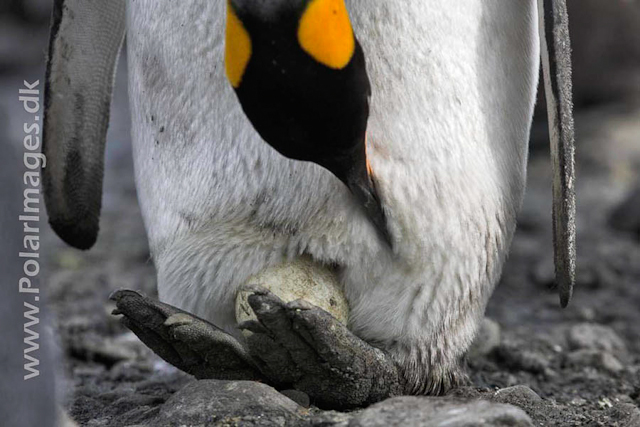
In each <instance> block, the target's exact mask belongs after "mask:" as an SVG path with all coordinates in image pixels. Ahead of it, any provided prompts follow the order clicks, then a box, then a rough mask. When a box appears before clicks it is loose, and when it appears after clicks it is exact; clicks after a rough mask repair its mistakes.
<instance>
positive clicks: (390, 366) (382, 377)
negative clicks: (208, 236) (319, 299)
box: [248, 291, 404, 409]
mask: <svg viewBox="0 0 640 427" xmlns="http://www.w3.org/2000/svg"><path fill="white" fill-rule="evenodd" d="M248 301H249V304H250V305H251V307H252V308H253V310H254V312H255V313H256V316H257V318H258V321H259V323H260V324H261V325H262V326H263V328H264V330H261V329H260V328H253V330H254V331H256V332H255V333H253V334H252V335H251V336H250V337H249V338H248V347H249V352H250V354H251V356H252V357H253V358H254V359H255V360H257V361H258V364H259V366H260V369H261V371H262V372H263V373H264V374H265V376H266V377H267V378H268V379H269V382H271V383H278V384H280V385H281V386H284V385H288V386H290V387H292V388H295V389H297V390H300V391H303V392H305V393H306V394H308V395H309V397H310V398H311V399H312V401H313V403H314V404H315V405H317V406H319V407H322V408H331V409H350V408H355V407H359V406H365V405H368V404H371V403H374V402H377V401H380V400H383V399H385V398H387V397H390V396H394V395H398V394H401V393H402V391H403V389H404V388H403V386H402V375H401V374H400V370H399V368H398V366H397V365H396V363H395V362H394V361H393V360H392V359H391V357H390V356H389V355H388V354H387V353H385V352H384V351H382V350H380V349H377V348H375V347H373V346H371V345H369V344H368V343H366V342H365V341H363V340H361V339H360V338H358V337H357V336H355V335H354V334H353V333H352V332H351V331H349V329H348V328H347V327H346V326H345V325H344V324H342V323H340V322H339V321H338V320H336V319H335V318H334V317H333V316H331V314H329V313H328V312H326V311H325V310H323V309H321V308H319V307H317V306H314V305H312V304H310V303H308V302H306V301H295V302H293V303H288V304H286V303H284V302H283V301H282V300H280V299H279V298H278V297H277V296H276V295H274V294H272V293H270V292H264V291H260V292H257V293H254V294H252V295H250V296H249V298H248Z"/></svg>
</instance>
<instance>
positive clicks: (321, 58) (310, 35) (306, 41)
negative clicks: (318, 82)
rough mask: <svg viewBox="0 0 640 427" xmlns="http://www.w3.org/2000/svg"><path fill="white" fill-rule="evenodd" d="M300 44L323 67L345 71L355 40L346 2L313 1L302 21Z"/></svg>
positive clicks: (334, 0) (342, 0)
mask: <svg viewBox="0 0 640 427" xmlns="http://www.w3.org/2000/svg"><path fill="white" fill-rule="evenodd" d="M298 43H300V46H301V47H302V49H303V50H304V51H305V52H307V53H308V54H309V55H311V57H313V58H314V59H315V60H316V61H318V62H320V63H321V64H324V65H326V66H327V67H330V68H334V69H341V68H344V67H346V66H347V64H349V61H351V57H352V56H353V53H354V51H355V47H356V40H355V37H354V35H353V29H352V28H351V21H350V20H349V13H348V12H347V7H346V6H345V4H344V0H312V1H311V2H310V3H309V5H308V6H307V9H306V10H305V11H304V13H303V14H302V18H301V19H300V26H299V27H298Z"/></svg>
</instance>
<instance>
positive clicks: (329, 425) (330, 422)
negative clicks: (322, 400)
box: [309, 411, 355, 427]
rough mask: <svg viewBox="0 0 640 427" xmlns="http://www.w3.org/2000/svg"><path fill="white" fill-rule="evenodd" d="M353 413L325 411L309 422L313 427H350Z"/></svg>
mask: <svg viewBox="0 0 640 427" xmlns="http://www.w3.org/2000/svg"><path fill="white" fill-rule="evenodd" d="M354 415H355V413H353V412H338V411H323V412H320V413H319V414H317V415H315V416H314V417H313V418H311V420H310V421H309V425H310V426H312V427H348V426H349V422H350V421H351V418H353V417H354Z"/></svg>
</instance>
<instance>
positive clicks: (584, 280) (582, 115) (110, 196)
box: [0, 25, 640, 427]
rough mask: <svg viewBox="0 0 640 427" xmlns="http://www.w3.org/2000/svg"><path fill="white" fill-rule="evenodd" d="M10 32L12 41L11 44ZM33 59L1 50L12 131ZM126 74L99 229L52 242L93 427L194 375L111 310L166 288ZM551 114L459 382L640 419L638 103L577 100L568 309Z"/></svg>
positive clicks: (603, 415)
mask: <svg viewBox="0 0 640 427" xmlns="http://www.w3.org/2000/svg"><path fill="white" fill-rule="evenodd" d="M16 31H17V30H16ZM27 33H29V34H31V36H30V37H34V38H35V39H37V40H38V42H34V43H32V44H33V45H34V46H40V47H34V48H33V49H34V51H35V54H34V55H37V54H40V53H42V39H43V38H45V40H46V30H42V26H41V25H39V26H37V27H33V31H32V32H27ZM25 34H26V33H25ZM3 35H4V33H3ZM6 43H9V44H10V42H7V41H6V40H3V43H2V44H0V50H3V51H5V52H6V51H8V50H7V49H8V48H6V46H5V45H6ZM25 55H26V54H25ZM32 56H33V55H31V56H28V58H31V57H32ZM30 61H31V60H30V59H28V60H27V59H25V60H23V61H22V62H21V63H22V65H20V66H16V67H13V66H6V63H2V64H0V68H1V69H2V70H1V71H2V72H1V73H0V94H1V95H2V96H1V97H0V100H1V103H0V124H2V126H0V132H2V136H3V137H4V138H6V139H8V140H10V141H17V140H18V139H17V138H18V137H19V133H20V131H21V125H20V123H21V122H22V118H21V115H20V114H21V113H19V112H18V111H16V110H18V108H17V106H16V104H15V100H14V98H16V97H17V96H16V95H15V93H14V92H17V89H18V88H19V87H20V85H21V82H22V80H23V79H33V78H38V76H43V75H44V70H43V68H42V64H43V63H42V62H38V61H31V62H30ZM636 77H637V75H636ZM117 83H118V84H117V88H116V94H115V98H114V104H113V108H112V122H111V127H110V133H109V143H108V148H107V162H106V177H105V193H104V207H103V214H102V219H101V232H100V237H99V240H98V243H97V245H96V246H95V247H94V248H93V249H92V250H90V251H88V252H80V251H77V250H74V249H71V248H69V247H67V246H65V245H64V243H62V242H61V241H60V240H59V239H57V237H55V236H54V235H53V234H52V233H51V232H50V231H48V230H47V231H46V233H45V234H46V235H45V237H44V239H45V242H44V243H43V247H44V248H45V254H44V255H45V258H46V271H45V273H44V275H43V277H45V278H46V280H45V281H46V283H45V285H46V290H47V293H48V298H49V302H50V304H51V306H52V310H53V312H54V314H55V316H56V319H57V320H56V330H57V332H58V336H59V342H60V349H59V353H60V365H61V368H62V371H63V372H64V374H65V375H64V376H65V378H66V382H65V383H64V384H63V386H62V388H63V389H64V390H65V393H66V398H65V407H66V409H67V410H68V412H69V413H70V415H71V416H72V417H73V418H74V419H75V420H76V421H77V422H78V423H79V424H81V425H87V426H94V427H97V426H120V425H134V424H141V423H142V422H143V421H144V420H145V419H149V417H150V416H152V415H153V414H154V413H155V412H157V410H158V407H159V405H161V404H162V403H164V402H165V401H166V399H167V398H168V397H169V396H170V395H171V394H172V393H174V392H175V391H177V390H179V389H180V388H181V387H182V386H184V385H185V384H186V383H188V382H190V381H193V379H192V378H191V377H189V376H187V375H186V374H183V373H181V372H178V371H177V370H175V369H174V368H172V367H171V366H169V365H167V364H166V363H164V362H162V361H161V360H160V359H158V358H157V357H156V356H155V355H154V354H153V353H151V352H150V351H149V350H148V349H146V348H145V347H144V346H143V345H142V344H140V343H139V341H138V340H137V338H136V337H135V336H133V335H132V334H131V333H129V332H128V331H127V330H126V329H124V328H123V327H122V326H121V325H120V324H119V323H118V320H117V319H116V318H115V317H114V316H111V315H110V311H111V310H112V309H113V306H112V304H111V303H110V302H109V300H108V296H109V294H110V293H111V292H112V291H113V290H115V289H118V288H131V289H138V290H141V291H143V292H145V293H146V294H147V295H154V294H155V292H156V291H155V276H154V274H155V273H154V267H153V264H152V262H151V260H150V257H149V250H148V247H147V241H146V236H145V231H144V227H143V224H142V220H141V217H140V212H139V209H138V205H137V201H136V194H135V186H134V181H133V172H132V161H131V152H130V137H129V133H128V132H129V126H130V125H129V117H128V107H127V96H126V62H125V61H122V63H121V66H120V72H119V74H118V82H117ZM544 126H545V124H544V121H543V120H537V121H536V124H535V125H534V128H533V131H532V148H531V158H530V167H529V185H528V192H527V197H526V201H525V203H524V206H523V210H522V213H521V215H520V220H519V228H518V232H517V234H516V237H515V239H514V242H513V246H512V250H511V255H510V257H509V260H508V262H507V265H506V267H505V271H504V274H503V278H502V280H501V282H500V284H499V286H498V288H497V290H496V292H495V294H494V295H493V297H492V299H491V301H490V303H489V307H488V309H487V317H488V318H489V319H491V320H493V321H494V322H495V323H496V324H497V325H498V327H497V328H496V327H495V326H494V328H489V330H488V332H487V336H486V337H484V338H483V342H484V343H485V344H486V348H484V349H482V350H478V352H477V353H476V354H475V355H472V356H470V357H469V359H468V371H469V375H470V379H471V384H470V387H468V388H464V389H461V390H456V391H454V392H453V393H454V394H455V395H459V396H481V397H486V398H494V399H495V398H496V396H498V395H499V393H498V395H496V391H497V390H499V389H502V388H505V387H510V386H514V385H526V386H528V387H530V388H531V389H532V390H533V391H534V392H535V393H537V395H539V396H540V397H541V398H542V399H541V400H538V399H537V397H536V396H535V395H530V396H511V397H510V398H509V399H507V401H508V402H509V403H512V404H515V405H517V406H520V407H522V408H523V409H525V411H526V412H527V413H528V414H529V415H530V416H531V418H532V419H533V421H534V423H535V425H541V426H572V425H576V426H577V425H580V426H582V425H585V426H613V425H629V426H633V425H640V411H639V410H638V406H639V405H640V224H638V220H637V218H638V212H640V208H639V206H640V197H636V200H635V201H628V203H627V207H626V208H625V209H623V210H621V211H619V212H617V214H616V215H614V212H615V211H616V209H617V208H618V207H619V206H620V205H621V203H623V202H624V201H625V200H627V198H628V197H630V195H631V192H632V190H633V188H634V187H635V186H636V185H638V183H639V182H640V174H639V172H638V171H639V170H640V107H639V106H638V104H637V103H633V102H631V103H630V102H626V100H625V101H624V102H623V101H620V99H619V98H618V99H617V100H613V101H612V100H609V99H608V100H606V102H589V103H585V105H583V106H582V108H581V109H580V110H579V111H578V112H577V114H576V126H577V129H578V135H577V136H578V141H579V144H578V163H577V164H578V174H579V177H578V186H577V194H578V284H577V287H576V291H575V295H574V299H573V301H572V302H571V305H570V306H569V308H567V309H564V310H563V309H561V308H560V306H559V302H558V297H557V295H556V293H555V292H554V291H553V289H551V286H552V283H553V263H552V244H551V228H550V226H551V215H550V211H551V198H550V196H551V190H550V188H551V184H550V178H549V176H550V174H549V161H548V146H547V143H546V138H545V135H546V131H545V128H544ZM634 224H635V226H634ZM636 422H637V423H638V424H636Z"/></svg>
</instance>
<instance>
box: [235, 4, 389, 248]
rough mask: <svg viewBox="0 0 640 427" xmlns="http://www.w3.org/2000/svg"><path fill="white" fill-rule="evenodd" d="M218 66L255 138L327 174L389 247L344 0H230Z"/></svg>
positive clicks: (359, 65) (360, 59)
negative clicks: (221, 61) (347, 192)
mask: <svg viewBox="0 0 640 427" xmlns="http://www.w3.org/2000/svg"><path fill="white" fill-rule="evenodd" d="M225 66H226V72H227V77H228V79H229V81H230V83H231V85H232V86H233V88H234V90H235V92H236V95H237V96H238V99H239V100H240V103H241V105H242V108H243V110H244V112H245V114H246V115H247V117H248V118H249V120H250V121H251V123H252V124H253V126H254V128H255V129H256V131H257V132H258V133H259V134H260V136H261V137H262V138H263V139H264V140H265V141H266V142H267V143H268V144H269V145H271V146H272V147H273V148H275V149H276V150H277V151H278V152H280V153H281V154H282V155H284V156H286V157H289V158H291V159H295V160H303V161H311V162H314V163H316V164H318V165H320V166H323V167H325V168H326V169H328V170H329V171H331V172H332V173H333V174H334V175H335V176H336V177H338V178H339V179H340V180H341V181H342V182H344V183H345V184H346V185H347V187H349V189H350V190H351V192H352V193H353V195H354V196H355V197H356V199H357V200H358V201H359V203H360V204H361V205H362V206H363V208H364V209H365V212H366V213H367V215H368V217H369V218H370V220H371V221H372V223H373V224H374V225H375V226H376V228H377V229H378V231H379V232H380V234H381V236H382V237H383V238H384V240H385V241H386V242H387V243H389V242H390V236H389V232H388V230H387V226H386V219H385V216H384V212H383V210H382V207H381V204H380V200H379V197H378V195H377V192H376V189H375V185H374V181H373V173H372V171H371V169H370V168H369V167H368V163H367V159H366V147H365V140H366V130H367V120H368V117H369V97H370V94H371V87H370V84H369V78H368V76H367V70H366V64H365V57H364V53H363V51H362V48H361V46H360V44H359V43H358V40H357V38H356V35H355V34H354V31H353V28H352V26H351V21H350V19H349V14H348V11H347V8H346V5H345V3H344V0H262V1H258V0H229V1H228V4H227V30H226V48H225Z"/></svg>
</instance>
